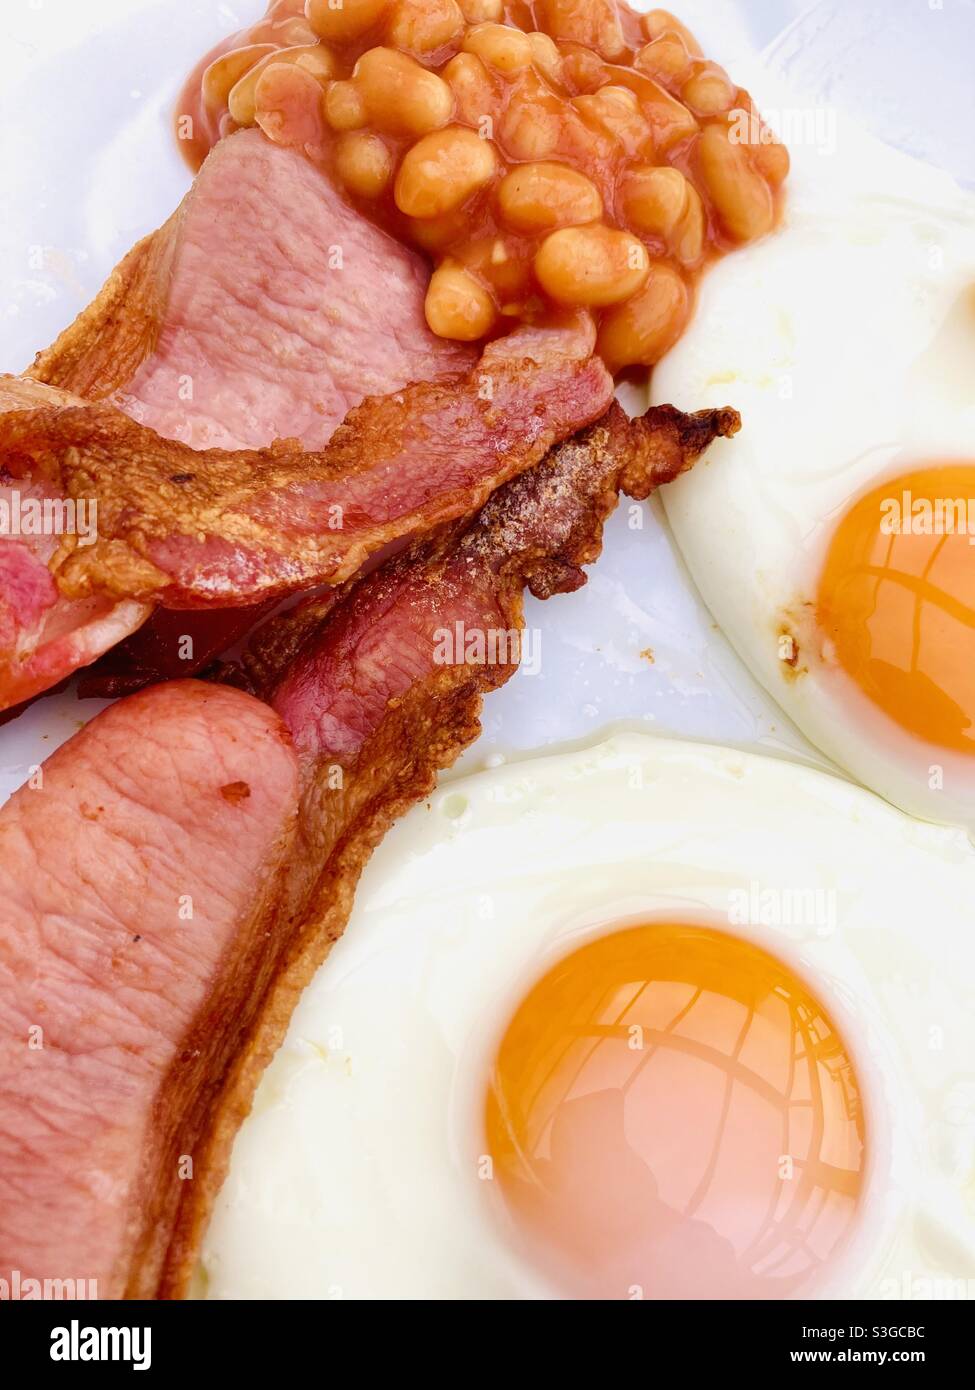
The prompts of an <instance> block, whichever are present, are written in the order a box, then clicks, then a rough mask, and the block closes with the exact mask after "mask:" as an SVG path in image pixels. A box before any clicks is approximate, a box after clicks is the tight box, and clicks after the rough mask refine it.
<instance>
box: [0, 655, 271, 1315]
mask: <svg viewBox="0 0 975 1390" xmlns="http://www.w3.org/2000/svg"><path fill="white" fill-rule="evenodd" d="M297 798H298V777H297V766H296V761H295V756H294V753H293V751H292V749H291V747H290V741H289V739H288V737H287V734H286V733H285V731H284V728H283V726H282V724H281V721H280V720H279V719H278V718H277V716H276V715H275V714H274V713H273V712H272V711H271V710H270V709H268V707H267V706H266V705H262V704H261V703H260V702H259V701H257V700H254V699H251V698H250V697H248V696H246V695H243V694H241V693H240V692H238V691H235V690H230V689H226V688H222V687H219V686H207V685H203V684H201V683H198V682H173V683H171V684H169V685H163V686H157V687H155V688H154V689H153V690H151V691H148V692H146V693H144V694H141V695H135V696H132V697H131V698H130V699H128V700H125V701H122V702H120V703H119V704H117V705H114V706H112V707H111V708H110V709H108V710H106V711H105V712H104V713H103V714H101V715H99V716H98V718H97V719H95V720H93V721H92V722H91V723H90V724H89V725H87V727H86V728H85V729H83V730H82V732H81V733H79V734H77V735H76V736H75V737H74V738H73V739H72V740H71V741H70V742H69V743H67V744H65V745H64V746H63V747H62V748H60V749H59V750H58V751H57V752H56V753H55V754H54V755H53V756H52V757H51V758H49V759H48V761H47V762H46V763H45V764H44V768H43V777H42V779H40V780H39V782H38V779H36V778H35V779H34V785H28V786H27V787H24V788H22V789H21V790H20V791H19V792H17V793H16V794H15V796H14V797H13V798H12V799H11V800H10V801H9V802H8V803H7V805H6V806H4V808H3V810H2V812H0V902H2V904H3V907H2V920H3V930H2V933H0V1268H3V1270H4V1271H6V1277H8V1278H9V1277H10V1271H11V1270H12V1269H19V1270H20V1271H21V1272H22V1273H23V1274H24V1275H25V1276H26V1275H27V1274H28V1272H29V1274H30V1276H31V1277H36V1278H40V1279H46V1278H50V1279H57V1278H66V1277H78V1276H79V1271H80V1268H81V1267H82V1266H83V1268H84V1271H85V1274H84V1277H85V1278H87V1279H94V1280H96V1281H97V1288H98V1293H99V1296H100V1297H104V1298H112V1297H120V1296H122V1295H123V1294H125V1293H135V1292H140V1291H141V1292H148V1291H150V1288H154V1287H155V1282H154V1278H153V1279H151V1280H150V1286H148V1287H147V1286H144V1285H142V1284H140V1275H139V1271H140V1270H153V1271H156V1270H158V1269H159V1268H160V1267H161V1264H162V1262H163V1261H164V1260H165V1258H166V1251H167V1249H168V1247H169V1244H170V1242H171V1241H172V1239H173V1237H174V1231H175V1230H177V1229H178V1227H179V1223H180V1219H181V1215H180V1213H181V1210H182V1208H183V1205H184V1197H185V1193H186V1192H187V1191H189V1190H190V1189H194V1190H197V1189H199V1188H201V1187H202V1186H204V1185H206V1184H207V1183H208V1182H209V1181H211V1178H210V1177H209V1176H208V1160H207V1143H208V1138H207V1136H208V1134H209V1131H210V1118H211V1117H210V1111H211V1107H212V1105H213V1104H214V1102H215V1098H216V1097H217V1096H218V1095H219V1094H220V1092H221V1090H222V1089H223V1088H224V1087H225V1086H226V1085H227V1084H228V1082H229V1081H230V1079H231V1078H232V1077H233V1076H234V1075H235V1074H236V1068H238V1067H239V1065H240V1064H241V1063H240V1056H239V1047H240V1044H241V1043H242V1042H243V1040H244V1039H245V1038H246V1037H247V1034H248V1028H249V1023H248V1014H249V1013H251V1014H253V1008H252V1007H251V1006H250V1005H249V990H243V991H242V990H241V989H240V988H239V985H240V982H242V981H244V980H247V981H248V984H249V986H253V987H254V989H255V990H256V991H258V992H259V985H260V979H261V972H262V970H263V969H264V968H265V967H266V960H267V933H268V931H270V930H271V929H272V927H273V925H274V912H275V904H276V902H277V900H278V896H279V883H280V874H281V872H282V866H283V863H284V859H285V855H286V852H287V850H288V848H289V846H290V843H291V839H292V836H293V834H294V831H295V821H296V811H297ZM231 1018H232V1019H233V1027H232V1028H231V1027H228V1024H229V1023H230V1020H231Z"/></svg>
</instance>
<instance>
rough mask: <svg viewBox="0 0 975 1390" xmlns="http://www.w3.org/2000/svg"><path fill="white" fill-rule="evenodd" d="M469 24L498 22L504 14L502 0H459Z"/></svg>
mask: <svg viewBox="0 0 975 1390" xmlns="http://www.w3.org/2000/svg"><path fill="white" fill-rule="evenodd" d="M459 3H460V8H461V10H462V11H463V15H464V18H465V19H466V20H467V22H468V24H488V23H491V24H497V22H498V20H499V19H500V18H501V16H502V15H503V14H504V5H503V4H502V0H459Z"/></svg>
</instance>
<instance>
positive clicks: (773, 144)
mask: <svg viewBox="0 0 975 1390" xmlns="http://www.w3.org/2000/svg"><path fill="white" fill-rule="evenodd" d="M762 133H763V135H764V134H765V133H766V131H765V129H764V128H763V132H762ZM789 162H790V161H789V151H788V150H787V149H786V147H785V146H784V145H782V144H780V143H779V141H778V140H773V139H770V140H768V141H765V140H763V141H762V143H761V144H760V145H753V146H752V164H753V165H754V166H755V168H756V169H757V170H758V172H759V173H760V174H761V175H762V177H763V178H764V179H767V180H768V182H769V183H770V184H771V185H772V187H773V188H778V186H779V184H780V183H782V182H783V180H784V179H785V177H786V175H787V174H788V172H789Z"/></svg>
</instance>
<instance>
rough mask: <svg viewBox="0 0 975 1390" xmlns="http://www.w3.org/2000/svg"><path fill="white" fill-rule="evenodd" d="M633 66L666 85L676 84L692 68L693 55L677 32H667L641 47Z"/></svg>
mask: <svg viewBox="0 0 975 1390" xmlns="http://www.w3.org/2000/svg"><path fill="white" fill-rule="evenodd" d="M633 66H634V67H635V68H639V69H640V71H641V72H645V73H647V74H648V75H649V76H650V77H655V78H656V79H657V81H658V82H662V83H663V84H664V86H665V87H671V86H676V85H677V84H678V83H680V82H682V81H683V80H684V78H685V77H686V76H687V74H688V73H689V72H690V70H691V55H690V54H689V53H688V51H687V49H686V48H685V47H684V44H683V41H682V40H681V39H680V38H678V37H677V35H676V34H665V35H664V36H663V38H660V39H654V40H653V42H652V43H648V44H646V45H645V47H643V48H641V49H640V50H639V52H638V53H637V54H636V56H635V57H634V59H633Z"/></svg>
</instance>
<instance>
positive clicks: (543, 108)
mask: <svg viewBox="0 0 975 1390" xmlns="http://www.w3.org/2000/svg"><path fill="white" fill-rule="evenodd" d="M566 107H567V103H566V102H564V101H562V100H561V98H559V97H557V96H555V94H554V93H553V92H550V91H549V90H548V88H547V87H545V86H544V85H543V84H542V83H541V82H540V81H539V80H538V78H536V77H535V76H534V74H531V73H530V74H528V75H527V76H526V77H523V78H522V79H521V86H520V89H519V90H518V91H516V92H515V93H514V95H513V96H512V97H511V98H510V99H509V101H508V107H507V110H506V111H505V112H504V115H503V116H502V117H501V120H500V123H499V131H498V139H499V141H500V143H501V145H502V147H503V148H504V150H505V152H506V153H507V154H508V155H509V156H510V157H511V158H512V159H547V158H548V157H549V155H551V154H554V153H555V150H556V148H557V147H558V143H559V136H560V134H561V131H562V123H563V120H564V117H565V112H566Z"/></svg>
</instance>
